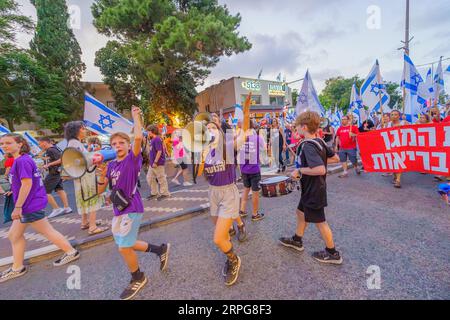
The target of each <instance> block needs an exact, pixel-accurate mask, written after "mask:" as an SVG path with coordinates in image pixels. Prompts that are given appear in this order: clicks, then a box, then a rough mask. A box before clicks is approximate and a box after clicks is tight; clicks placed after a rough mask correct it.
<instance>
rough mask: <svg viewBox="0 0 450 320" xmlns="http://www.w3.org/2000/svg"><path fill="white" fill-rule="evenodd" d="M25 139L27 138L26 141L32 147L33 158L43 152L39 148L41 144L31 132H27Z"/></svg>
mask: <svg viewBox="0 0 450 320" xmlns="http://www.w3.org/2000/svg"><path fill="white" fill-rule="evenodd" d="M23 137H24V138H25V140H27V142H28V144H29V145H30V148H31V154H32V155H33V156H35V155H37V154H38V153H39V152H41V151H42V150H41V148H40V147H39V143H38V142H37V140H36V139H35V138H34V137H33V136H32V135H31V134H30V133H29V132H27V131H25V133H24V134H23Z"/></svg>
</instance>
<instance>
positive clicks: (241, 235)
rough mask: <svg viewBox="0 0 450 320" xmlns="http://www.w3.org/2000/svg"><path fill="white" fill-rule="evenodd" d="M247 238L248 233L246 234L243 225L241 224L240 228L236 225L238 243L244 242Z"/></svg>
mask: <svg viewBox="0 0 450 320" xmlns="http://www.w3.org/2000/svg"><path fill="white" fill-rule="evenodd" d="M233 229H234V228H233ZM247 236H248V233H247V228H246V227H245V223H242V226H239V225H238V241H239V242H244V241H245V240H246V239H247Z"/></svg>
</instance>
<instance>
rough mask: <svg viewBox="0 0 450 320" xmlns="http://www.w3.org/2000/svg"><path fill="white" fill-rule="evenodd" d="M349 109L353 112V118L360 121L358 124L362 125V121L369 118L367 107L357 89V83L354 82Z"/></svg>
mask: <svg viewBox="0 0 450 320" xmlns="http://www.w3.org/2000/svg"><path fill="white" fill-rule="evenodd" d="M349 110H351V112H352V113H353V118H355V119H356V120H357V121H358V126H360V125H362V123H363V122H364V121H366V120H367V113H366V109H364V106H363V104H362V100H361V98H360V96H359V94H358V90H356V83H353V85H352V93H351V95H350V105H349Z"/></svg>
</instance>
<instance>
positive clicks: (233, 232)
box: [228, 226, 236, 237]
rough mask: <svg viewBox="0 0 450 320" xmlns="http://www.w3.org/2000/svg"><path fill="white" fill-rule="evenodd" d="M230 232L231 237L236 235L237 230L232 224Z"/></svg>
mask: <svg viewBox="0 0 450 320" xmlns="http://www.w3.org/2000/svg"><path fill="white" fill-rule="evenodd" d="M228 233H229V234H230V237H234V236H235V235H236V230H234V227H233V226H232V227H231V228H230V230H229V231H228Z"/></svg>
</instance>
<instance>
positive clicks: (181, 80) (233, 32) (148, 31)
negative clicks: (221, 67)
mask: <svg viewBox="0 0 450 320" xmlns="http://www.w3.org/2000/svg"><path fill="white" fill-rule="evenodd" d="M92 13H93V16H94V25H95V26H96V28H97V30H98V31H99V32H100V33H103V34H105V35H108V36H114V37H115V38H116V40H112V41H110V42H109V43H108V44H107V46H106V47H105V48H103V49H101V50H100V51H98V52H97V55H96V66H98V67H99V68H100V70H101V72H102V74H103V76H104V81H105V83H107V84H108V85H109V86H110V87H111V89H112V91H113V93H114V96H115V98H116V100H117V101H118V102H119V104H118V106H119V109H123V108H129V105H130V104H131V103H135V102H136V99H137V100H138V102H139V103H140V105H141V106H142V107H144V109H145V111H146V115H147V117H148V119H150V117H152V114H153V115H154V114H155V113H164V114H166V115H168V116H169V117H171V116H173V115H174V114H178V115H181V117H187V116H189V115H192V114H193V112H194V111H195V110H196V109H197V104H196V103H195V97H196V95H197V92H196V90H195V87H196V86H197V85H200V84H202V83H203V81H204V79H205V78H206V77H207V76H208V74H209V73H210V71H209V69H210V68H212V67H214V66H215V65H216V64H217V62H218V61H219V59H220V57H221V56H223V55H227V56H231V55H232V54H234V53H240V52H244V51H246V50H248V49H250V48H251V44H250V43H249V42H248V40H247V39H246V38H245V37H241V36H240V35H239V33H238V31H237V28H238V27H239V24H240V21H241V17H240V15H239V14H237V15H231V14H230V13H229V11H228V9H227V8H226V6H221V5H219V4H218V2H217V1H216V0H171V1H169V0H141V1H136V0H121V1H119V0H96V1H95V2H94V4H93V5H92Z"/></svg>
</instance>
